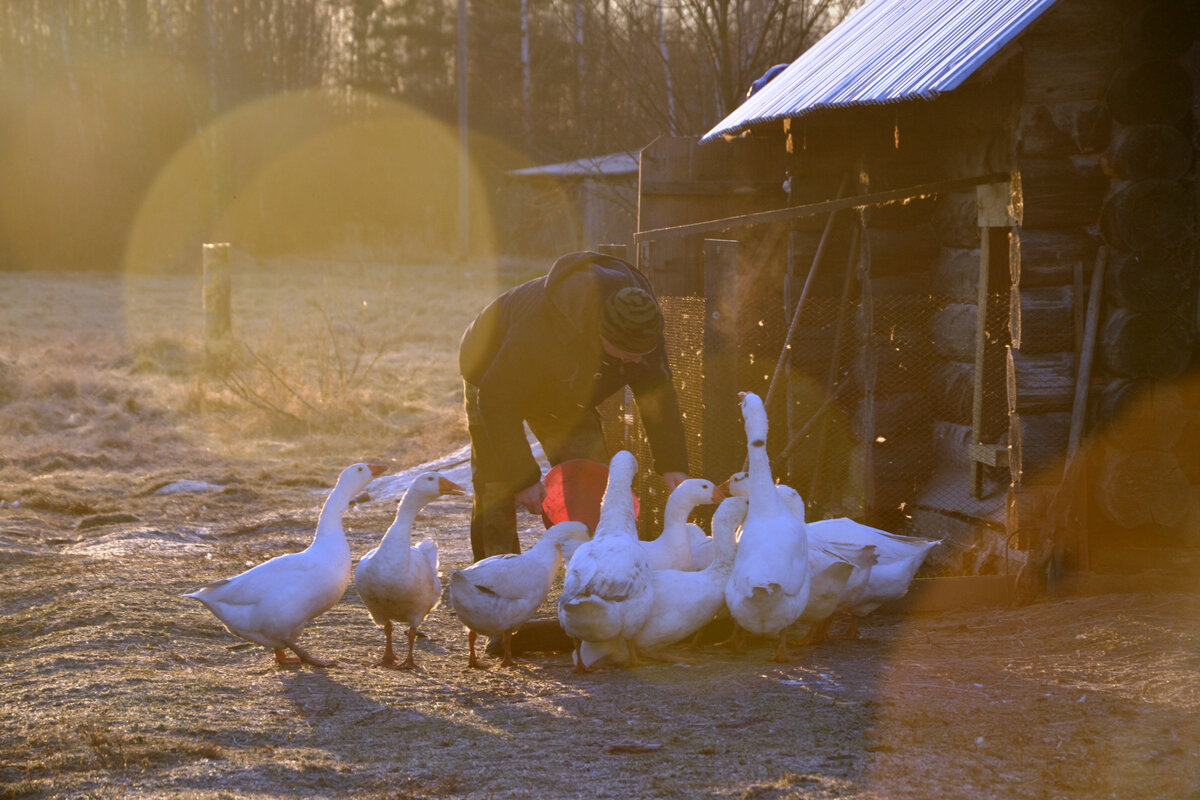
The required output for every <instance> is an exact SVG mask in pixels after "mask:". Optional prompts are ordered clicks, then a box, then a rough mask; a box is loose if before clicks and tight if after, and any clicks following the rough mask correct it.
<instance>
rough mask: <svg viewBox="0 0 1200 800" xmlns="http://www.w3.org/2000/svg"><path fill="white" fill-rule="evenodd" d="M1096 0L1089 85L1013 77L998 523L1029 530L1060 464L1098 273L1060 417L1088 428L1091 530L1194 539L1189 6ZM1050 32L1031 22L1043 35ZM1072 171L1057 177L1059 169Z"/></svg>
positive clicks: (1040, 58) (1129, 539)
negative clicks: (1088, 291)
mask: <svg viewBox="0 0 1200 800" xmlns="http://www.w3.org/2000/svg"><path fill="white" fill-rule="evenodd" d="M1061 5H1062V7H1064V8H1068V7H1070V6H1072V5H1074V6H1076V7H1080V8H1082V7H1083V6H1085V5H1086V6H1090V7H1092V8H1093V10H1095V9H1096V8H1099V6H1100V4H1098V3H1074V4H1067V3H1064V4H1061ZM1105 8H1106V9H1107V11H1106V14H1107V16H1106V14H1095V15H1093V16H1094V22H1093V24H1094V25H1097V26H1099V27H1098V30H1099V31H1100V32H1101V34H1102V35H1100V36H1099V37H1098V38H1097V39H1096V40H1095V41H1096V42H1098V44H1094V45H1093V46H1092V47H1091V48H1090V51H1091V53H1090V55H1089V56H1088V60H1087V63H1088V64H1091V65H1096V64H1097V63H1098V62H1099V61H1103V62H1104V64H1105V69H1106V70H1107V79H1106V80H1104V81H1102V82H1095V81H1094V82H1092V84H1091V87H1092V88H1091V89H1085V88H1082V84H1080V89H1079V91H1078V92H1076V93H1075V94H1074V95H1072V96H1069V97H1062V98H1057V99H1059V100H1061V101H1062V102H1059V103H1050V104H1047V103H1044V102H1041V101H1042V100H1044V99H1046V98H1045V97H1044V96H1039V95H1038V92H1039V91H1042V90H1043V89H1044V88H1045V87H1046V86H1049V85H1051V83H1052V81H1051V80H1050V79H1049V78H1048V77H1047V76H1046V75H1039V76H1030V77H1027V79H1026V81H1027V86H1026V96H1025V101H1026V106H1025V108H1024V109H1023V110H1022V113H1021V124H1022V129H1021V133H1022V136H1021V151H1020V156H1019V158H1018V162H1019V166H1020V170H1021V180H1020V190H1019V191H1020V194H1021V196H1022V198H1023V209H1024V211H1025V216H1024V219H1023V221H1022V225H1021V227H1020V228H1019V229H1018V230H1017V231H1016V232H1015V238H1016V240H1017V241H1016V244H1015V246H1014V249H1013V252H1014V256H1013V265H1012V276H1013V300H1012V306H1011V322H1010V325H1011V330H1012V337H1013V350H1012V352H1011V353H1010V357H1009V362H1008V392H1009V411H1010V413H1011V415H1012V417H1011V420H1010V426H1009V436H1010V447H1011V448H1012V449H1011V452H1010V465H1011V472H1012V481H1013V483H1012V487H1011V489H1010V492H1009V499H1008V505H1009V524H1010V527H1011V526H1017V527H1018V528H1027V529H1033V532H1034V533H1035V534H1036V533H1037V530H1036V529H1037V528H1038V527H1039V525H1041V523H1040V521H1039V520H1041V519H1044V518H1045V515H1044V514H1042V513H1041V511H1040V510H1041V509H1044V508H1045V506H1046V496H1047V494H1048V492H1047V490H1046V488H1045V487H1046V486H1052V485H1053V484H1055V483H1057V482H1059V481H1061V480H1062V477H1063V466H1064V465H1063V461H1064V458H1065V455H1066V448H1067V438H1068V432H1069V431H1070V429H1071V422H1072V418H1071V414H1070V413H1069V412H1071V410H1072V404H1071V399H1072V398H1073V396H1074V391H1075V385H1076V377H1077V376H1076V375H1075V370H1076V369H1077V366H1076V365H1077V364H1079V363H1080V353H1081V350H1080V348H1081V347H1083V346H1085V343H1084V342H1082V341H1080V340H1079V335H1080V332H1081V330H1082V327H1081V320H1082V317H1083V306H1084V303H1086V296H1085V295H1082V294H1081V291H1082V290H1083V289H1084V288H1085V287H1086V286H1087V285H1088V284H1089V283H1090V281H1092V280H1096V279H1101V280H1103V287H1104V292H1103V296H1102V297H1101V298H1100V302H1101V303H1102V305H1101V314H1100V317H1099V321H1100V325H1099V329H1098V332H1097V336H1096V339H1095V342H1094V347H1095V352H1094V367H1093V369H1092V372H1091V376H1090V378H1091V380H1090V384H1089V391H1090V396H1089V401H1090V402H1089V407H1090V414H1089V416H1088V418H1087V419H1086V420H1075V422H1076V423H1077V424H1080V423H1081V422H1086V423H1088V426H1089V427H1090V429H1091V433H1090V435H1089V436H1088V437H1087V438H1086V439H1085V441H1084V445H1083V448H1082V449H1081V451H1080V452H1081V453H1082V454H1083V457H1085V458H1087V469H1088V485H1089V487H1090V501H1091V502H1090V506H1089V510H1088V512H1087V514H1088V520H1089V523H1088V524H1089V530H1091V531H1093V534H1092V538H1093V539H1097V541H1099V542H1102V543H1103V544H1104V547H1103V548H1102V549H1103V550H1104V551H1105V552H1107V553H1108V558H1110V559H1116V560H1119V559H1120V558H1121V556H1119V555H1118V556H1113V555H1112V554H1113V553H1120V552H1122V551H1123V550H1124V549H1125V548H1129V547H1142V546H1156V545H1160V544H1163V543H1165V542H1167V541H1168V540H1169V541H1174V542H1176V543H1178V542H1180V541H1181V540H1190V542H1191V544H1192V545H1193V546H1195V545H1200V530H1197V529H1196V526H1197V524H1200V517H1198V515H1197V514H1196V505H1197V503H1196V497H1197V494H1198V493H1197V491H1196V488H1195V486H1196V485H1197V484H1196V483H1195V477H1192V476H1189V474H1188V473H1189V470H1188V469H1185V466H1186V460H1187V459H1190V460H1192V461H1194V460H1195V459H1196V456H1195V455H1194V454H1192V453H1190V452H1189V451H1188V448H1189V447H1190V444H1189V442H1188V440H1187V436H1188V435H1190V434H1189V430H1190V428H1191V427H1192V420H1191V416H1192V414H1193V413H1194V410H1193V409H1194V404H1189V402H1190V401H1189V400H1188V399H1187V397H1186V393H1184V392H1181V390H1180V389H1179V385H1180V382H1181V381H1183V380H1184V379H1185V378H1186V376H1187V374H1188V372H1189V371H1190V369H1191V367H1192V363H1193V361H1194V353H1195V347H1196V291H1197V281H1196V249H1195V246H1194V240H1195V236H1196V208H1195V202H1194V196H1195V182H1194V177H1195V173H1194V163H1193V161H1194V145H1193V140H1192V137H1191V131H1193V130H1194V128H1195V124H1196V122H1195V120H1193V119H1191V115H1192V109H1193V106H1194V104H1195V101H1196V98H1197V91H1196V88H1195V86H1194V83H1195V80H1194V79H1195V73H1197V68H1196V67H1195V66H1192V67H1189V66H1187V64H1186V62H1185V60H1184V59H1182V58H1181V56H1183V54H1184V53H1185V52H1187V51H1188V50H1189V49H1191V48H1192V46H1193V41H1194V37H1195V31H1196V19H1195V16H1194V12H1193V10H1192V9H1191V6H1190V4H1188V3H1184V2H1170V1H1166V0H1159V1H1158V2H1151V3H1145V4H1108V5H1106V6H1105ZM1028 39H1029V41H1028V42H1026V47H1027V48H1029V49H1030V51H1031V52H1032V54H1033V55H1032V56H1031V61H1032V62H1033V63H1051V62H1050V56H1048V55H1043V54H1040V52H1039V48H1040V47H1041V46H1042V44H1043V43H1042V42H1041V41H1040V40H1039V38H1038V37H1037V36H1031V37H1028ZM1054 41H1055V37H1052V36H1046V37H1045V42H1044V46H1046V47H1049V46H1051V43H1052V42H1054ZM1028 66H1029V64H1027V68H1028ZM1027 74H1028V73H1027ZM1097 74H1100V72H1099V71H1097ZM1097 89H1099V91H1100V94H1099V95H1098V96H1097ZM1031 90H1032V92H1031ZM1047 105H1049V106H1050V107H1049V108H1046V106H1047ZM1097 109H1099V111H1098V110H1097ZM1098 115H1102V116H1105V117H1106V119H1105V120H1103V121H1100V120H1099V118H1098ZM1056 134H1057V135H1056ZM1072 171H1073V175H1074V179H1073V180H1072V181H1071V184H1070V186H1065V185H1064V181H1063V177H1062V176H1063V175H1064V174H1065V175H1068V176H1070V175H1072ZM1098 189H1099V190H1100V191H1101V196H1100V197H1099V198H1097V196H1096V192H1097V190H1098ZM1096 246H1103V247H1105V248H1106V254H1105V255H1106V258H1105V259H1103V263H1105V264H1106V267H1105V272H1104V274H1103V275H1102V276H1093V275H1090V274H1089V273H1090V269H1091V267H1092V265H1093V264H1095V263H1101V262H1100V260H1098V259H1096V258H1095V255H1094V249H1095V247H1096ZM1067 331H1070V332H1072V334H1073V335H1072V336H1070V337H1068V336H1066V335H1065V334H1066V332H1067ZM1068 387H1069V388H1068ZM1185 453H1186V459H1181V458H1180V456H1181V455H1184V454H1185ZM1193 472H1194V473H1196V472H1200V470H1194V471H1193ZM1196 477H1200V475H1198V476H1196ZM1049 494H1052V491H1051V492H1049ZM1043 532H1044V531H1043ZM1097 532H1098V534H1097ZM1019 538H1020V539H1021V540H1024V541H1027V542H1032V541H1034V540H1036V538H1037V537H1036V535H1034V536H1021V537H1019ZM1093 566H1095V565H1093Z"/></svg>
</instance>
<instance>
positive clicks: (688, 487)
mask: <svg viewBox="0 0 1200 800" xmlns="http://www.w3.org/2000/svg"><path fill="white" fill-rule="evenodd" d="M716 488H717V487H716V486H714V485H713V483H712V481H706V480H704V479H703V478H688V479H687V480H686V481H684V482H683V483H681V484H679V485H678V486H676V487H675V491H673V492H671V497H670V498H668V499H667V502H670V501H671V499H672V498H675V497H678V498H679V499H678V500H677V501H676V502H678V503H682V504H684V505H686V506H688V507H689V508H691V507H693V506H699V505H704V504H706V503H712V502H715V499H714V498H715V494H714V493H715V492H716Z"/></svg>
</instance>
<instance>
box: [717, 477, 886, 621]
mask: <svg viewBox="0 0 1200 800" xmlns="http://www.w3.org/2000/svg"><path fill="white" fill-rule="evenodd" d="M748 484H749V480H748V475H747V474H746V473H745V472H739V473H736V474H735V475H733V476H732V477H730V479H729V480H728V481H727V482H726V484H725V485H724V486H723V487H722V489H723V490H724V491H728V492H729V493H730V495H732V496H734V497H744V496H745V495H746V494H747V492H748V491H749V486H748ZM775 490H776V491H777V492H778V493H779V496H780V498H782V499H783V502H784V504H785V505H786V506H787V507H788V510H789V511H791V512H792V514H794V515H795V516H797V517H799V518H800V519H801V520H804V518H805V510H804V498H802V497H801V496H800V493H799V492H797V491H796V490H795V489H793V488H792V487H791V486H788V485H787V484H783V483H781V484H776V486H775ZM818 525H819V523H816V522H806V529H807V531H808V564H809V569H810V570H811V572H812V585H811V587H810V589H809V594H808V604H807V605H806V606H805V607H804V611H803V612H802V613H801V614H800V616H799V618H798V619H797V620H796V621H795V622H794V623H792V625H791V626H789V630H790V632H791V633H795V634H800V635H801V636H802V637H803V638H801V639H800V641H798V642H796V644H820V643H821V642H822V641H824V640H825V634H826V632H827V630H828V628H829V623H830V621H831V620H832V619H833V615H834V614H835V613H837V612H838V611H848V610H849V609H850V608H851V607H852V606H853V605H855V604H857V603H858V602H859V601H860V599H861V598H862V596H863V594H864V592H865V591H866V586H867V582H868V580H869V579H870V576H871V570H872V568H873V567H874V565H875V563H876V562H877V561H878V559H879V556H878V553H877V552H876V551H877V548H876V547H875V545H870V544H862V543H851V542H836V543H835V542H827V541H823V540H822V539H821V538H820V537H819V536H818V535H817V534H816V533H814V530H815V529H817V528H818Z"/></svg>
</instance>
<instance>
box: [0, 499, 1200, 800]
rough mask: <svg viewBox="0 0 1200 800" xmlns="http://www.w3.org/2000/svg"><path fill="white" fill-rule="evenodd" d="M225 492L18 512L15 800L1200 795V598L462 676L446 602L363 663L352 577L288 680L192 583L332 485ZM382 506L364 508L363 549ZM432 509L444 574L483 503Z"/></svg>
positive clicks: (354, 520)
mask: <svg viewBox="0 0 1200 800" xmlns="http://www.w3.org/2000/svg"><path fill="white" fill-rule="evenodd" d="M230 496H232V497H233V498H234V500H232V501H226V502H221V501H219V498H212V497H209V499H208V500H209V502H208V503H207V504H205V503H204V501H203V500H202V496H186V497H179V496H175V497H171V496H166V497H162V496H155V495H151V496H149V497H147V498H143V499H142V500H140V501H139V502H138V503H137V506H136V507H135V508H133V511H134V513H135V514H136V515H137V516H138V517H140V518H142V519H151V518H156V521H155V522H154V523H153V524H147V523H144V522H140V523H131V522H126V523H116V524H111V525H96V526H95V527H90V528H86V529H83V530H79V529H69V530H64V528H65V519H60V520H58V521H57V522H56V521H55V520H53V519H50V518H49V516H48V515H45V514H38V513H30V512H21V511H20V510H19V509H18V510H17V511H15V512H14V511H13V510H12V509H6V510H5V512H6V513H5V520H4V525H3V529H2V530H3V534H2V536H0V563H3V565H4V575H5V580H4V582H3V587H2V588H0V608H2V609H3V615H4V626H3V630H2V631H0V652H3V659H2V663H0V681H2V685H3V686H4V687H5V688H4V694H5V703H4V706H3V711H2V712H0V737H2V738H3V740H4V741H5V742H7V743H8V744H7V745H6V747H5V748H4V750H3V751H2V754H0V784H2V786H3V789H2V790H0V796H12V797H21V796H62V797H81V796H97V797H101V796H102V797H139V796H145V797H150V796H153V797H162V796H181V797H182V796H187V797H196V796H199V797H234V796H238V797H244V796H255V797H318V796H328V797H332V796H348V795H350V794H353V795H355V796H367V797H374V796H377V797H438V796H445V797H460V796H463V797H515V796H538V797H612V798H629V797H681V798H682V797H746V798H784V797H797V798H801V797H803V798H810V797H811V798H928V797H943V798H954V797H962V798H993V797H994V798H1057V797H1064V798H1092V797H1114V798H1134V797H1145V798H1162V797H1179V798H1189V797H1190V798H1200V713H1197V712H1198V711H1200V680H1197V669H1198V667H1200V599H1198V598H1197V597H1196V596H1194V595H1188V596H1178V595H1161V596H1157V595H1147V594H1141V595H1109V596H1100V597H1091V598H1077V599H1069V600H1057V601H1054V602H1045V603H1039V604H1035V605H1031V606H1026V607H1023V608H1014V609H993V610H989V611H978V612H958V613H947V614H937V615H916V616H910V617H902V616H897V615H890V616H889V615H878V616H876V617H874V618H872V619H871V620H870V621H869V624H867V625H866V627H865V629H864V631H863V636H862V638H861V639H859V640H858V641H840V642H839V641H835V642H830V643H828V644H826V645H824V646H822V647H820V648H816V649H814V650H811V651H810V652H809V653H808V654H807V656H806V658H805V659H804V660H803V661H800V662H799V663H796V664H790V665H785V666H779V665H775V664H770V663H768V662H767V657H768V655H769V652H770V648H769V647H767V646H761V647H758V648H755V649H752V650H750V651H748V652H746V653H742V654H735V653H731V652H728V651H725V650H712V649H709V650H705V651H703V652H701V653H700V654H698V655H694V656H693V657H694V658H695V663H694V664H693V665H683V664H660V665H650V666H645V667H641V668H638V669H634V670H615V671H603V672H599V673H596V674H592V675H585V676H580V675H576V674H574V673H572V672H571V671H570V669H569V660H568V658H567V657H566V656H565V655H563V654H546V655H540V656H532V657H531V658H530V659H529V660H527V661H525V662H524V663H522V664H520V665H519V666H517V667H515V668H512V669H505V670H501V669H492V670H489V671H487V672H479V671H474V670H469V669H467V667H466V637H465V635H464V633H463V631H462V629H461V628H460V627H459V626H458V625H457V624H456V620H455V619H454V617H453V615H452V613H451V611H450V609H449V608H447V607H445V606H442V607H439V608H437V609H435V610H434V612H433V614H432V615H431V617H430V619H429V620H428V623H427V625H426V632H427V635H428V638H427V639H422V640H420V641H419V643H418V651H417V660H418V664H419V667H420V668H419V669H418V670H417V671H415V672H407V673H398V672H392V671H387V670H380V669H374V668H371V667H369V666H368V664H369V663H370V662H371V661H372V660H374V659H376V658H377V657H378V654H379V651H380V649H381V647H382V635H381V634H380V633H379V631H378V630H377V629H376V628H375V627H374V626H373V625H372V624H371V623H370V621H369V618H368V617H367V615H366V612H365V610H364V609H363V608H362V606H361V603H360V602H359V601H358V598H357V596H356V595H355V593H354V590H353V588H351V590H350V591H349V592H348V593H347V595H346V597H345V598H344V600H343V601H342V602H341V603H340V604H339V605H338V606H336V607H335V608H334V609H333V610H332V611H330V612H329V613H328V614H326V615H325V616H323V617H321V618H320V619H318V620H317V621H316V622H314V623H313V624H312V625H311V626H310V627H309V629H308V630H307V632H306V634H305V637H304V642H305V644H306V645H307V646H308V647H310V648H311V650H312V651H313V652H314V653H317V654H320V655H323V656H332V657H335V658H337V659H338V660H339V662H340V666H338V667H336V668H333V669H329V670H319V669H312V668H308V667H305V668H283V669H280V668H276V667H275V666H274V665H273V663H272V660H271V658H270V655H269V653H268V652H267V651H265V650H263V649H262V648H259V647H249V646H245V647H243V646H241V645H239V644H238V640H236V639H235V638H234V637H232V636H231V635H230V634H228V633H227V632H226V631H224V630H223V629H222V628H221V627H220V626H219V624H217V622H216V620H215V619H214V618H213V617H211V615H209V614H208V612H207V611H205V610H204V609H203V608H202V607H201V606H199V605H198V604H195V603H192V602H191V601H187V600H183V599H181V598H180V597H179V594H180V593H182V592H184V591H187V590H189V589H191V588H194V587H195V586H196V585H197V584H199V583H201V582H203V581H206V580H210V579H213V578H216V577H220V576H223V575H229V574H233V573H236V572H237V571H240V569H242V568H244V565H245V564H247V563H251V562H256V561H259V560H262V559H263V558H265V557H267V556H269V555H273V554H276V553H279V552H286V551H289V550H295V549H298V548H300V547H302V546H304V545H305V544H306V543H307V540H308V538H309V537H310V536H311V530H312V525H313V523H314V521H315V516H316V509H317V507H318V505H319V495H315V494H313V493H312V492H308V491H305V492H301V491H297V490H295V489H293V490H291V491H290V493H289V496H290V497H291V500H292V502H293V503H294V505H292V506H291V508H292V509H293V510H290V511H286V512H275V513H271V514H266V515H263V516H260V517H258V518H254V517H248V516H247V513H246V511H247V504H246V503H245V502H244V501H243V502H238V501H237V500H236V498H237V494H236V493H230ZM273 504H274V505H275V507H276V508H279V507H288V506H287V504H285V503H282V501H281V497H275V498H273ZM189 505H195V506H196V509H189V508H187V507H188V506H189ZM200 505H207V506H208V508H209V510H210V512H212V513H213V514H214V515H215V516H214V517H212V518H210V519H208V520H207V521H205V522H203V523H201V524H191V525H189V524H181V523H180V519H186V518H188V517H189V516H194V515H193V514H191V513H190V512H191V511H192V510H195V511H198V509H199V506H200ZM239 506H240V507H241V512H242V513H240V514H236V515H235V514H233V513H232V512H233V511H236V510H237V509H238V507H239ZM389 518H390V509H389V508H387V507H385V506H384V504H381V503H373V504H367V505H365V506H362V507H360V508H359V509H357V510H354V511H352V512H351V514H350V515H349V517H348V519H347V528H348V530H349V531H350V540H351V547H352V550H353V551H354V552H355V553H356V554H361V553H362V552H365V550H366V549H368V548H369V547H370V546H373V544H374V540H375V539H376V538H377V536H378V533H379V532H380V531H382V530H383V528H384V527H386V524H387V522H388V520H389ZM159 520H161V522H160V521H159ZM419 524H420V525H421V526H422V527H423V528H424V529H425V530H427V531H429V532H430V533H431V534H432V535H434V536H435V537H436V538H437V539H438V540H439V542H440V544H441V548H442V562H443V574H445V573H446V572H447V571H448V570H449V569H452V568H455V567H457V566H461V565H463V564H465V563H467V561H468V560H469V553H468V547H467V544H466V540H467V536H466V530H467V506H466V503H465V502H464V501H462V500H457V499H456V500H446V501H440V502H438V503H435V504H434V505H432V506H430V507H429V508H428V509H427V510H426V511H425V512H424V514H423V516H422V517H421V518H420V521H419ZM56 525H57V528H56V527H55V526H56ZM533 535H534V530H533V529H532V528H529V529H527V530H526V531H525V539H526V541H527V542H528V541H532V538H531V537H532V536H533Z"/></svg>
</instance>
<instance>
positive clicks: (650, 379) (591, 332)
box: [459, 253, 688, 491]
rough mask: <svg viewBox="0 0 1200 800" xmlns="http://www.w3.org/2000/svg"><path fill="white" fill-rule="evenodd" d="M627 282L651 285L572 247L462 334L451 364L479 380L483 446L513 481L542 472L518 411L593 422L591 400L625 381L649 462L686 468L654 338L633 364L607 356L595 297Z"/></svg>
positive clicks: (667, 374)
mask: <svg viewBox="0 0 1200 800" xmlns="http://www.w3.org/2000/svg"><path fill="white" fill-rule="evenodd" d="M626 286H634V287H638V288H640V289H644V290H645V291H646V292H649V293H650V295H651V296H653V294H654V293H653V291H652V290H651V288H650V283H649V281H647V280H646V277H645V276H644V275H642V274H641V273H640V272H638V271H637V270H636V269H634V268H633V267H632V266H630V265H629V264H628V263H627V262H625V261H622V260H621V259H619V258H614V257H612V256H605V255H601V254H599V253H571V254H569V255H565V256H563V257H562V258H560V259H558V260H557V261H555V262H554V265H553V266H552V267H551V268H550V272H549V273H548V274H547V275H546V276H545V277H542V278H535V279H534V280H531V281H528V282H527V283H523V284H521V285H520V286H517V287H515V288H513V289H510V290H509V291H508V292H506V293H504V294H502V295H501V296H500V297H498V298H496V299H495V300H493V301H492V302H491V303H490V304H489V305H488V306H487V307H486V308H485V309H484V310H483V311H481V312H480V313H479V316H477V317H476V318H475V320H474V321H473V322H472V323H471V324H470V325H469V326H468V327H467V330H466V332H465V333H464V334H463V337H462V342H461V344H460V345H459V367H460V369H461V370H462V375H463V379H464V380H466V382H467V383H469V384H472V385H474V386H476V387H478V389H479V413H480V416H481V417H482V418H483V424H484V427H485V428H486V430H487V435H488V440H489V443H490V446H491V450H492V452H493V454H494V456H495V458H496V460H497V462H498V466H499V467H500V470H501V474H502V475H503V476H504V477H505V479H506V480H509V481H511V485H512V486H513V487H514V491H519V490H520V489H523V488H525V487H527V486H532V485H533V484H534V483H536V482H537V481H538V480H540V478H541V471H540V469H539V468H538V465H537V461H536V460H535V459H534V457H533V454H532V452H531V451H530V448H529V443H528V441H527V440H526V438H525V431H524V428H523V427H522V423H523V421H525V420H544V421H548V422H547V424H552V425H554V426H555V427H556V428H558V429H559V430H566V429H570V428H571V427H573V426H581V425H591V426H595V425H596V421H595V420H596V411H595V408H596V406H597V405H599V404H600V403H601V402H602V401H603V400H604V399H605V398H607V397H609V396H610V395H612V394H613V393H614V392H616V391H617V390H618V389H621V388H622V387H624V386H626V385H628V386H629V388H630V389H632V390H633V396H634V398H635V399H636V401H637V405H638V410H639V411H640V412H641V417H642V424H643V425H644V426H645V429H646V434H647V436H648V437H649V439H650V447H651V449H652V450H653V452H654V458H655V469H656V470H657V471H658V472H660V473H663V472H687V471H688V469H687V449H686V447H685V445H684V434H683V423H682V422H681V420H680V416H679V401H678V399H677V398H676V395H675V387H674V385H673V383H672V382H671V369H670V367H669V366H668V364H667V358H666V352H665V349H664V346H663V342H662V341H661V339H660V341H659V343H658V345H657V346H656V347H655V348H654V350H653V351H651V352H650V353H649V354H648V355H646V356H645V357H644V358H643V359H642V362H641V363H640V364H634V363H626V364H622V363H621V361H620V360H619V359H616V358H612V357H609V356H606V354H605V352H604V348H603V346H602V344H601V342H600V310H601V306H602V304H603V302H604V300H605V299H606V298H607V297H608V296H609V295H610V294H612V293H613V292H615V291H617V290H619V289H622V288H624V287H626ZM534 427H535V428H536V425H535V426H534Z"/></svg>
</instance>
